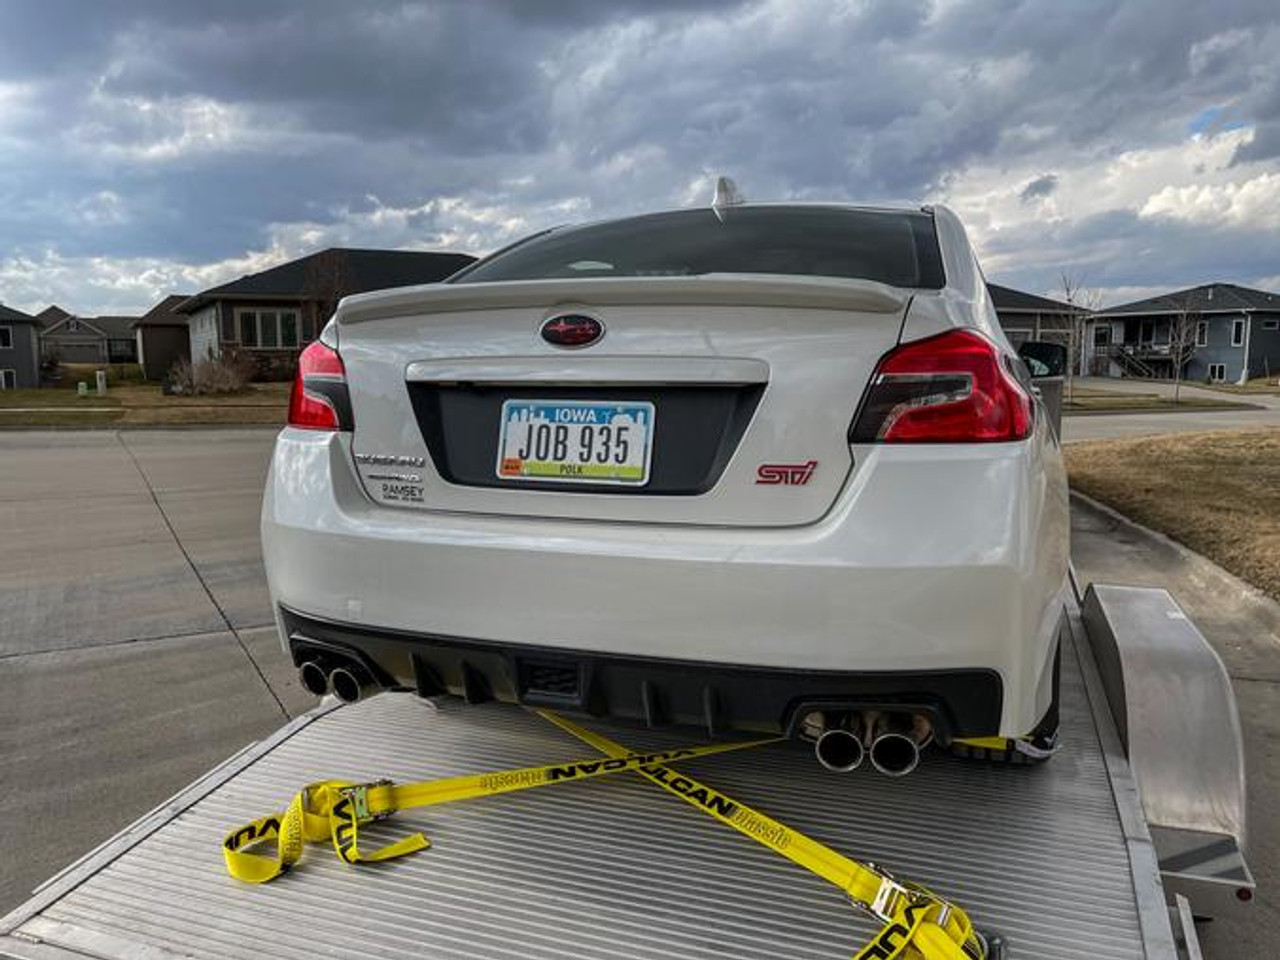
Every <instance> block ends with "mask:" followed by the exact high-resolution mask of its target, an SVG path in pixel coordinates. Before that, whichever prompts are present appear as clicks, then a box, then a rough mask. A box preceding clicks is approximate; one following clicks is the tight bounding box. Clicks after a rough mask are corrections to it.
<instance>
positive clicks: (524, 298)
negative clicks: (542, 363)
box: [336, 273, 910, 324]
mask: <svg viewBox="0 0 1280 960" xmlns="http://www.w3.org/2000/svg"><path fill="white" fill-rule="evenodd" d="M909 299H910V293H909V292H908V291H904V290H899V289H897V288H895V287H890V286H888V285H886V284H883V283H876V282H875V281H873V280H852V279H849V280H845V279H840V278H836V277H804V276H791V275H779V274H744V273H708V274H703V275H701V276H695V277H593V278H578V277H570V278H566V279H555V280H511V281H505V282H500V283H433V284H426V285H424V286H418V287H399V288H396V289H393V290H381V291H377V292H374V293H361V294H357V295H355V296H351V297H347V298H345V299H344V300H343V301H342V302H341V303H340V304H339V305H338V311H337V314H336V319H337V320H338V322H339V323H340V324H351V323H363V322H365V321H368V320H377V319H383V318H389V317H403V316H416V315H419V314H430V313H457V312H460V311H464V310H493V309H502V308H509V307H540V308H544V309H550V308H552V307H558V306H564V305H574V306H591V305H597V304H598V305H601V306H605V305H617V304H655V305H676V306H686V305H687V306H697V305H702V304H715V305H722V306H744V307H811V308H815V309H825V310H857V311H861V312H863V313H898V312H899V311H901V310H902V309H904V308H905V307H906V305H907V301H908V300H909Z"/></svg>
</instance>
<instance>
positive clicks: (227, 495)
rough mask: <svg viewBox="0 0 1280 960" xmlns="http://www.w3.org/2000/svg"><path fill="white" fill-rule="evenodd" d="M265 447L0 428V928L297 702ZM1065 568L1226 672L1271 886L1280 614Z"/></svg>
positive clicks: (1131, 531) (173, 435)
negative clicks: (1207, 651) (1155, 591)
mask: <svg viewBox="0 0 1280 960" xmlns="http://www.w3.org/2000/svg"><path fill="white" fill-rule="evenodd" d="M1277 406H1280V404H1277ZM1176 416H1179V415H1172V414H1164V415H1154V417H1153V419H1157V420H1159V421H1160V422H1161V423H1164V422H1167V420H1168V418H1169V417H1176ZM1204 416H1209V417H1214V418H1221V417H1224V416H1229V415H1227V414H1208V415H1204ZM1276 416H1280V411H1276ZM1076 419H1086V418H1076ZM1087 419H1088V420H1090V421H1094V420H1099V419H1102V418H1097V417H1091V418H1087ZM1107 419H1112V420H1116V421H1136V420H1140V419H1143V418H1141V417H1138V416H1124V417H1115V418H1107ZM1073 422H1074V421H1069V425H1070V424H1071V423H1073ZM1218 422H1228V421H1218ZM1116 426H1117V427H1123V426H1124V424H1123V423H1119V424H1116ZM273 439H274V432H273V431H270V430H200V431H120V432H114V431H100V432H90V431H84V432H7V433H0V731H3V734H0V736H2V737H3V744H4V747H3V750H2V751H0V832H2V836H0V840H2V841H3V849H4V850H5V858H4V867H3V869H2V870H0V914H3V913H4V912H6V911H7V910H8V909H10V908H12V907H14V906H16V905H17V904H18V903H19V902H21V901H22V900H24V899H25V898H26V897H27V896H28V894H29V893H30V891H31V889H32V888H33V887H34V886H35V885H37V884H38V883H40V882H41V881H43V880H44V879H46V878H47V877H49V876H50V875H52V874H53V873H54V872H56V871H57V870H59V869H61V868H62V867H63V866H65V865H66V864H68V863H70V862H72V861H74V860H75V859H77V858H78V857H79V856H81V855H82V854H84V853H85V852H87V851H88V850H89V849H90V848H91V847H93V846H95V845H97V844H98V843H100V842H102V841H104V840H106V839H108V838H109V837H110V836H112V835H113V834H114V833H116V832H117V831H118V830H120V829H121V828H122V827H124V826H126V825H127V824H128V823H130V822H131V821H132V820H134V819H135V818H137V817H138V816H140V815H141V814H143V813H145V812H146V811H148V810H150V809H151V808H152V807H154V806H156V805H157V804H159V803H160V802H162V801H163V800H165V799H166V798H168V797H169V796H171V795H172V794H173V793H175V792H176V791H177V790H179V789H180V788H181V787H183V786H184V785H185V784H187V783H188V782H190V781H191V780H193V779H195V778H196V777H197V776H199V775H200V774H202V773H203V772H205V771H206V770H208V769H210V768H211V767H213V766H215V765H216V764H217V763H219V762H220V761H222V760H223V759H225V758H226V757H228V756H230V755H231V754H233V753H235V752H236V751H238V750H239V749H240V748H241V747H243V746H245V745H246V744H248V743H250V742H251V741H253V740H256V739H259V738H261V737H263V736H264V735H266V734H268V733H270V732H271V731H273V730H275V729H276V728H278V727H279V726H280V725H281V724H282V723H283V722H284V721H285V720H286V718H288V717H291V716H295V715H297V714H298V713H300V712H302V711H304V710H306V709H307V708H308V707H309V706H311V705H312V704H313V703H314V702H315V699H314V698H313V697H311V696H310V695H308V694H307V693H306V692H305V691H303V690H302V689H301V688H300V687H299V686H298V684H297V681H296V679H295V676H294V672H293V669H292V667H291V666H290V665H289V664H288V662H287V660H286V658H285V657H284V655H283V653H282V652H281V651H280V647H279V644H278V641H277V639H276V635H275V628H274V626H273V625H272V622H271V612H270V604H269V599H268V595H267V592H266V587H265V583H264V576H263V570H262V560H261V555H260V551H259V546H258V510H259V506H260V503H261V493H262V485H263V480H264V477H265V473H266V468H267V463H268V459H269V456H270V450H271V445H272V441H273ZM1073 556H1074V558H1075V562H1076V565H1077V568H1078V570H1079V573H1080V575H1081V577H1082V579H1083V580H1084V581H1085V582H1088V581H1090V580H1093V579H1097V580H1100V581H1106V582H1111V583H1131V584H1149V585H1160V586H1166V587H1168V588H1169V589H1171V590H1172V591H1173V592H1174V594H1175V595H1176V596H1177V597H1178V599H1179V600H1180V601H1181V603H1182V605H1183V606H1184V608H1185V609H1186V611H1187V612H1188V614H1190V616H1191V617H1192V619H1193V620H1194V621H1195V622H1196V623H1197V624H1198V625H1199V626H1200V627H1201V629H1202V630H1203V631H1204V632H1205V633H1206V635H1207V636H1208V637H1209V638H1210V640H1211V641H1212V642H1213V643H1214V645H1215V646H1216V647H1217V649H1218V650H1219V652H1220V653H1221V654H1222V656H1223V658H1224V659H1225V661H1226V662H1227V664H1228V667H1229V669H1230V670H1231V673H1232V676H1233V678H1234V679H1235V683H1236V692H1237V697H1238V698H1239V703H1240V710H1241V716H1242V719H1243V724H1244V728H1245V731H1246V748H1247V750H1248V759H1249V773H1250V777H1251V798H1252V802H1253V804H1254V808H1253V810H1252V821H1251V827H1252V833H1251V837H1250V844H1251V845H1250V860H1251V864H1252V866H1253V868H1254V870H1255V872H1256V873H1257V875H1258V879H1259V882H1260V884H1263V885H1264V889H1265V888H1266V887H1267V886H1270V887H1272V888H1274V882H1275V881H1276V880H1277V879H1280V877H1278V876H1277V875H1278V874H1280V819H1277V818H1276V817H1274V816H1271V814H1270V811H1271V809H1272V808H1273V806H1274V802H1273V800H1272V798H1273V797H1275V796H1276V795H1277V791H1280V753H1278V751H1277V748H1276V744H1277V742H1280V719H1277V718H1280V686H1278V684H1280V607H1278V606H1277V605H1276V604H1275V603H1273V602H1271V601H1269V600H1266V599H1265V598H1262V597H1259V596H1258V595H1257V594H1256V593H1254V592H1252V591H1250V590H1248V589H1247V588H1245V587H1243V585H1241V584H1240V583H1239V581H1236V580H1235V579H1234V578H1232V577H1230V575H1228V574H1226V573H1225V572H1224V571H1221V570H1220V569H1218V568H1217V567H1215V566H1213V565H1212V564H1210V563H1208V562H1207V561H1205V560H1203V559H1202V558H1199V557H1197V556H1195V555H1193V554H1190V553H1188V552H1187V551H1185V550H1182V549H1181V548H1178V547H1176V546H1173V545H1171V544H1169V543H1168V542H1167V541H1165V540H1163V538H1159V537H1152V536H1150V535H1147V534H1145V533H1143V532H1142V531H1139V530H1137V529H1135V528H1133V527H1131V526H1130V525H1128V524H1126V523H1124V522H1122V521H1118V520H1115V519H1113V518H1110V517H1108V516H1107V515H1106V514H1104V513H1099V512H1097V511H1095V510H1093V509H1091V508H1089V507H1088V506H1087V505H1082V504H1079V503H1077V504H1075V505H1074V506H1073ZM292 786H293V785H288V784H286V785H282V794H281V795H282V797H283V796H284V794H285V793H287V792H288V790H289V789H291V788H292ZM1274 904H1275V901H1273V900H1272V899H1271V898H1269V897H1261V898H1260V902H1259V903H1258V904H1257V906H1256V907H1255V909H1254V912H1253V913H1252V915H1251V917H1250V919H1249V920H1247V921H1246V922H1244V923H1240V924H1235V925H1232V926H1231V927H1230V928H1227V927H1225V926H1219V927H1217V928H1210V929H1209V930H1208V931H1206V932H1205V938H1206V943H1207V945H1208V948H1209V949H1207V950H1206V956H1207V957H1210V958H1215V960H1225V958H1227V957H1232V958H1241V957H1264V956H1268V957H1269V956H1271V955H1272V953H1271V952H1270V946H1271V944H1272V943H1273V936H1272V931H1273V930H1274V928H1275V921H1276V920H1277V919H1280V918H1278V917H1277V908H1276V906H1275V905H1274ZM1242 938H1243V939H1242ZM1246 946H1247V947H1248V949H1245V948H1246Z"/></svg>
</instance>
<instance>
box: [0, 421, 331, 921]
mask: <svg viewBox="0 0 1280 960" xmlns="http://www.w3.org/2000/svg"><path fill="white" fill-rule="evenodd" d="M273 439H274V432H272V431H260V430H258V431H255V430H243V431H222V430H219V431H174V432H135V433H114V432H106V431H104V432H58V433H25V432H24V433H4V434H0V531H2V533H0V730H3V731H4V733H3V739H4V743H5V747H4V750H3V751H0V823H3V824H4V830H3V834H4V846H5V848H6V850H5V857H4V868H3V870H0V913H4V912H6V911H7V909H8V908H10V907H13V906H15V905H16V904H17V903H19V902H21V901H22V900H23V899H25V898H26V896H27V895H28V893H29V892H30V890H31V888H32V887H33V886H34V885H35V884H37V883H38V882H40V881H42V880H44V879H45V878H47V877H48V876H49V875H50V874H51V873H53V872H54V871H55V870H57V869H59V868H60V867H62V866H64V865H65V864H67V863H69V862H70V861H72V860H74V859H76V858H77V857H79V856H80V855H81V854H82V853H84V852H86V851H87V850H88V849H89V848H90V847H92V846H94V845H96V844H97V843H99V842H101V841H103V840H105V839H107V838H108V837H110V836H111V835H112V834H114V833H115V832H116V831H117V830H119V829H120V828H121V827H123V826H125V825H126V824H127V823H129V822H130V821H131V820H133V819H134V818H136V817H137V816H139V815H140V814H142V813H144V812H146V811H147V810H149V809H150V808H152V807H153V806H155V805H157V804H158V803H160V802H161V801H163V800H164V799H166V798H167V797H169V796H170V795H171V794H173V793H174V792H175V791H176V790H177V789H178V788H179V787H181V786H182V785H183V784H184V783H186V782H188V781H190V780H192V779H194V778H195V777H196V776H198V775H199V774H201V773H202V772H204V771H206V770H208V769H209V768H210V767H212V766H213V765H215V764H216V763H218V762H220V761H222V760H224V759H225V758H226V757H227V756H228V755H229V754H231V753H233V752H235V751H236V750H238V749H239V748H240V747H242V746H244V745H245V744H247V743H250V742H251V741H253V740H256V739H259V738H260V737H262V736H263V735H265V734H267V733H269V732H270V731H272V730H274V729H276V728H277V727H279V726H280V724H281V723H283V722H284V720H285V719H286V718H287V717H288V716H291V715H293V714H296V713H298V712H301V711H302V710H304V709H306V708H307V707H308V706H309V705H310V704H311V703H313V702H314V698H312V697H310V696H309V695H307V694H306V693H305V692H304V691H302V690H301V688H300V687H298V686H297V684H296V681H295V679H294V676H293V670H292V668H291V667H290V666H289V664H288V663H287V662H286V659H285V657H284V656H283V654H282V653H281V652H280V649H279V646H278V642H277V640H276V632H275V627H274V626H273V625H272V620H271V609H270V603H269V600H268V597H267V591H266V585H265V582H264V577H263V571H262V560H261V555H260V552H259V548H258V531H257V526H258V510H259V506H260V504H261V498H262V485H263V479H264V476H265V471H266V467H267V461H268V458H269V455H270V450H271V443H272V441H273ZM19 824H21V830H19V829H17V827H18V825H19Z"/></svg>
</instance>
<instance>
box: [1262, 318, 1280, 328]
mask: <svg viewBox="0 0 1280 960" xmlns="http://www.w3.org/2000/svg"><path fill="white" fill-rule="evenodd" d="M1262 329H1263V330H1280V320H1263V321H1262Z"/></svg>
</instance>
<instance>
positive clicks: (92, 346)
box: [36, 306, 138, 363]
mask: <svg viewBox="0 0 1280 960" xmlns="http://www.w3.org/2000/svg"><path fill="white" fill-rule="evenodd" d="M36 319H38V320H39V321H40V323H41V330H40V356H41V358H42V359H44V360H57V361H58V362H59V363H136V362H137V360H138V346H137V344H136V343H135V342H134V335H133V323H134V321H135V320H137V319H138V318H137V317H119V316H103V317H77V316H75V315H74V314H71V313H68V312H67V311H66V310H63V309H62V308H61V307H59V306H51V307H46V308H45V309H44V310H42V311H41V312H40V313H38V314H36Z"/></svg>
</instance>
